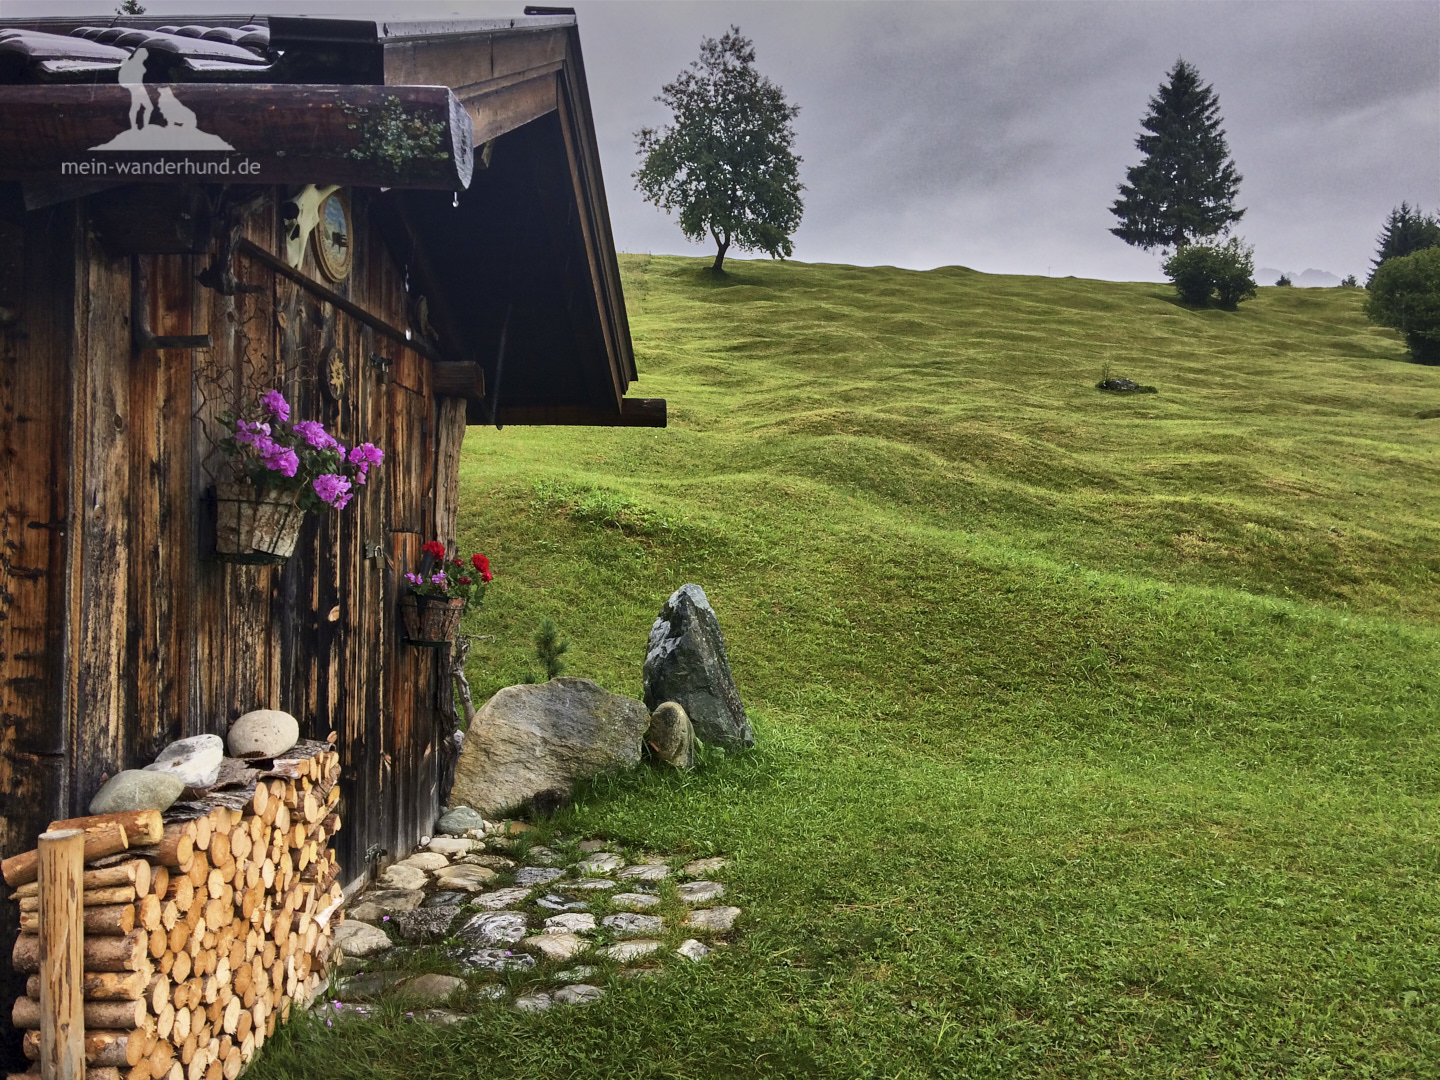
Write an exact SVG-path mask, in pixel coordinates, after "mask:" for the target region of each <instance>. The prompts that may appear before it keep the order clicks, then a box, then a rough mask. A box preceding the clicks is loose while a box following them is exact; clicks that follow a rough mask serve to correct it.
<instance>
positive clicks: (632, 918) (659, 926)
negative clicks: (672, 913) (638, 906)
mask: <svg viewBox="0 0 1440 1080" xmlns="http://www.w3.org/2000/svg"><path fill="white" fill-rule="evenodd" d="M600 925H601V926H603V927H604V928H605V929H606V930H609V931H610V932H611V933H612V934H614V935H615V936H616V937H632V938H638V937H645V936H646V935H648V934H663V933H664V932H665V920H664V919H662V918H660V916H658V915H636V914H633V913H632V912H628V911H627V912H624V913H623V914H620V915H607V916H605V918H603V919H601V920H600Z"/></svg>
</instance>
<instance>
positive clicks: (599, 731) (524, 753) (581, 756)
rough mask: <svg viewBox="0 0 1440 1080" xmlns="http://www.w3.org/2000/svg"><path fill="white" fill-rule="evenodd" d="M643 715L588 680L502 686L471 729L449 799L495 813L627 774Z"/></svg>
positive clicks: (636, 755)
mask: <svg viewBox="0 0 1440 1080" xmlns="http://www.w3.org/2000/svg"><path fill="white" fill-rule="evenodd" d="M649 723H650V711H649V710H648V709H646V708H645V706H644V705H642V704H640V702H638V701H634V700H632V699H631V698H627V697H621V696H620V695H619V694H612V693H610V692H609V691H608V690H604V689H601V688H600V687H599V686H597V685H596V684H595V683H593V682H591V681H590V680H589V679H565V678H562V679H551V680H550V681H549V682H547V683H542V684H539V685H525V686H507V687H506V688H505V689H504V690H501V691H500V692H499V693H498V694H496V695H495V696H494V697H492V698H491V699H490V700H489V701H487V702H486V703H485V705H484V707H483V708H482V709H481V710H480V711H479V712H478V713H477V714H476V715H475V719H474V720H473V721H471V723H470V733H469V735H468V736H467V737H466V739H465V749H464V750H462V751H461V752H460V760H459V762H457V763H456V766H455V788H454V790H453V791H452V793H451V798H452V800H453V801H454V802H455V804H456V805H460V804H462V803H463V804H466V805H469V806H472V807H474V808H475V809H477V810H479V811H480V812H481V813H498V812H499V811H501V810H504V809H506V808H507V807H512V806H519V805H521V804H523V803H528V802H531V801H532V800H534V799H535V798H536V796H539V795H542V794H547V793H551V794H553V793H556V792H561V793H564V794H566V795H568V794H569V792H570V791H571V789H572V788H573V787H574V785H575V782H576V781H577V780H583V779H585V778H587V777H591V776H595V775H598V774H600V773H605V772H617V771H619V770H621V769H628V768H631V767H633V766H635V765H637V764H639V762H640V744H641V740H642V739H643V737H644V735H645V729H646V728H647V727H648V726H649Z"/></svg>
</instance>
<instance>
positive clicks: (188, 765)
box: [145, 735, 225, 788]
mask: <svg viewBox="0 0 1440 1080" xmlns="http://www.w3.org/2000/svg"><path fill="white" fill-rule="evenodd" d="M224 760H225V740H224V739H222V738H220V736H219V735H192V736H191V737H190V738H188V739H181V740H180V741H178V742H173V743H171V744H170V745H169V746H167V747H165V749H164V750H161V751H160V754H159V756H158V757H157V758H156V759H155V762H154V764H152V765H146V766H145V771H146V772H159V773H168V774H169V775H170V776H173V777H176V778H177V779H179V780H180V781H182V782H183V783H184V784H185V786H186V787H192V788H207V787H209V786H210V785H211V784H213V783H215V781H216V780H217V779H219V777H220V763H221V762H222V761H224Z"/></svg>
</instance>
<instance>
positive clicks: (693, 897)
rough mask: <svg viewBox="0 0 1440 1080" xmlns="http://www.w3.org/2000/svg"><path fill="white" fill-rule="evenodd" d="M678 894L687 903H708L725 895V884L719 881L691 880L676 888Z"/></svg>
mask: <svg viewBox="0 0 1440 1080" xmlns="http://www.w3.org/2000/svg"><path fill="white" fill-rule="evenodd" d="M675 892H676V894H677V895H678V896H679V897H680V899H681V900H683V901H685V903H687V904H706V903H709V902H710V901H711V900H718V899H719V898H720V897H722V896H724V895H725V886H724V885H721V884H720V883H719V882H718V881H689V882H686V883H685V884H684V885H678V886H676V888H675Z"/></svg>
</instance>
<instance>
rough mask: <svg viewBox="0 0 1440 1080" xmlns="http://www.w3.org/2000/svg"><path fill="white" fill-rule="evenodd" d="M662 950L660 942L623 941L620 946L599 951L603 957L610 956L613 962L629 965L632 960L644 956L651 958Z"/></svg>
mask: <svg viewBox="0 0 1440 1080" xmlns="http://www.w3.org/2000/svg"><path fill="white" fill-rule="evenodd" d="M659 948H660V942H658V941H622V942H620V944H618V945H611V946H610V947H609V948H608V949H599V950H597V951H598V952H599V953H600V954H601V955H602V956H608V957H609V958H610V959H611V960H614V961H616V962H617V963H620V964H628V963H629V962H630V961H631V960H638V959H640V958H641V957H642V956H649V955H650V954H651V953H653V952H655V951H656V950H658V949H659Z"/></svg>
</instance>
